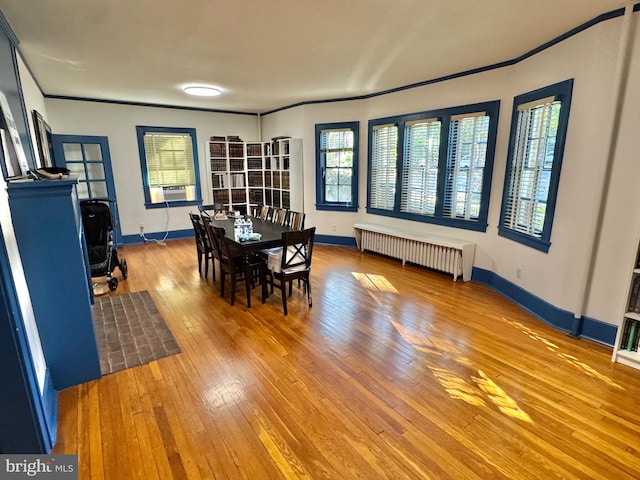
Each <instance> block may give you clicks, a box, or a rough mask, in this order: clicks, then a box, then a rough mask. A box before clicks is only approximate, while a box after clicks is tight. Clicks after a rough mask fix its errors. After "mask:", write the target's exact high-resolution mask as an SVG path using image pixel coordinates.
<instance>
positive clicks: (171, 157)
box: [136, 126, 201, 208]
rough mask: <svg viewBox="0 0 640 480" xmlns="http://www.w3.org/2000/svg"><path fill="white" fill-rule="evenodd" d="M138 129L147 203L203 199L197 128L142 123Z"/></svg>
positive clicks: (154, 205)
mask: <svg viewBox="0 0 640 480" xmlns="http://www.w3.org/2000/svg"><path fill="white" fill-rule="evenodd" d="M136 132H137V135H138V149H139V152H140V165H141V168H142V178H143V182H144V185H143V186H144V197H145V206H146V207H147V208H158V207H165V206H183V205H195V204H199V203H201V198H200V176H199V174H198V168H197V164H196V162H195V159H197V158H198V150H197V146H196V145H197V143H196V131H195V129H193V128H166V127H140V126H138V127H136Z"/></svg>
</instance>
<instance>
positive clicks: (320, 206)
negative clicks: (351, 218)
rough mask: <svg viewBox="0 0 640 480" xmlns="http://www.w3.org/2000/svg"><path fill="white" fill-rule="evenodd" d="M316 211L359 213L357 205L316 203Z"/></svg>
mask: <svg viewBox="0 0 640 480" xmlns="http://www.w3.org/2000/svg"><path fill="white" fill-rule="evenodd" d="M316 210H332V211H335V212H357V211H358V206H357V205H334V204H331V203H316Z"/></svg>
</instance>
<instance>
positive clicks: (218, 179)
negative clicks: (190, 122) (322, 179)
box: [208, 137, 303, 212]
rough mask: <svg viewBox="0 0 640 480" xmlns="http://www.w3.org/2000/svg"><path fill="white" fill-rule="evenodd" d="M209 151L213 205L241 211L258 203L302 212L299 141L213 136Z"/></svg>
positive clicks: (247, 209)
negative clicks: (246, 140)
mask: <svg viewBox="0 0 640 480" xmlns="http://www.w3.org/2000/svg"><path fill="white" fill-rule="evenodd" d="M208 151H209V171H210V175H211V200H212V203H218V204H220V205H222V206H223V207H224V208H225V209H227V210H239V211H241V212H248V211H250V209H251V207H253V206H255V205H258V204H266V205H272V206H274V207H281V208H285V209H291V210H296V211H303V200H302V199H303V192H302V140H301V139H294V138H276V139H273V140H272V141H270V142H259V141H255V142H243V141H241V140H240V139H238V138H237V137H226V138H224V137H212V140H211V141H210V142H209V144H208Z"/></svg>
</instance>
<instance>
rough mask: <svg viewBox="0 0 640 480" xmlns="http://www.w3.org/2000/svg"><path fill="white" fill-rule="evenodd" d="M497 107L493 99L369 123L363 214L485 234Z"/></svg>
mask: <svg viewBox="0 0 640 480" xmlns="http://www.w3.org/2000/svg"><path fill="white" fill-rule="evenodd" d="M499 109H500V102H499V101H497V100H496V101H492V102H484V103H476V104H472V105H464V106H458V107H451V108H445V109H440V110H432V111H428V112H420V113H413V114H408V115H402V116H397V117H388V118H381V119H376V120H370V121H369V185H368V186H369V199H368V204H367V212H368V213H372V214H376V215H385V216H393V217H397V218H403V219H407V220H414V221H418V222H428V223H436V224H440V225H447V226H453V227H459V228H464V229H469V230H476V231H486V229H487V216H488V210H489V197H490V193H491V175H492V172H493V159H494V154H495V143H496V132H497V127H498V112H499ZM400 147H401V148H400ZM396 182H398V184H397V185H396Z"/></svg>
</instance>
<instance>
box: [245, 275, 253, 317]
mask: <svg viewBox="0 0 640 480" xmlns="http://www.w3.org/2000/svg"><path fill="white" fill-rule="evenodd" d="M252 284H253V274H252V273H251V268H250V267H248V266H247V267H245V269H244V288H245V290H246V291H247V308H251V286H252Z"/></svg>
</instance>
